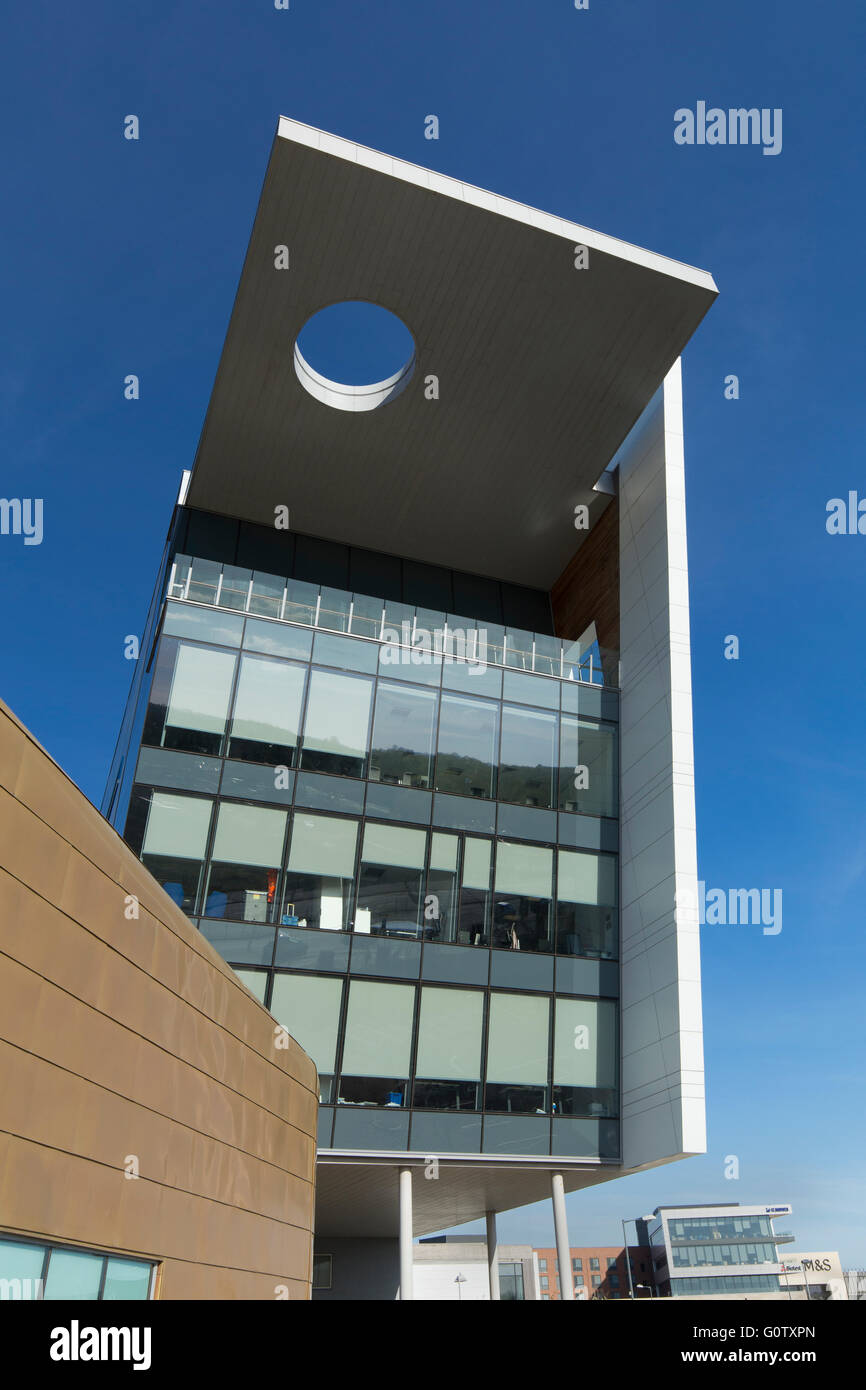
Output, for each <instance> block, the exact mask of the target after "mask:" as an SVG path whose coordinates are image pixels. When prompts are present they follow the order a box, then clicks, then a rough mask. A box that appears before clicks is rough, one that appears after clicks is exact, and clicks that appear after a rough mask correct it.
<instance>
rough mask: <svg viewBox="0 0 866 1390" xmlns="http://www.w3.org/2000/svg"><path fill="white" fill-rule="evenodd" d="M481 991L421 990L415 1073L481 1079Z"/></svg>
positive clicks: (442, 1077)
mask: <svg viewBox="0 0 866 1390" xmlns="http://www.w3.org/2000/svg"><path fill="white" fill-rule="evenodd" d="M483 1011H484V994H483V992H482V991H481V990H470V989H435V988H432V987H429V986H424V988H422V990H421V1013H420V1020H419V1024H418V1056H417V1061H416V1064H415V1075H416V1076H421V1077H428V1078H431V1079H434V1078H435V1079H436V1080H442V1081H479V1080H480V1079H481V1025H482V1018H483Z"/></svg>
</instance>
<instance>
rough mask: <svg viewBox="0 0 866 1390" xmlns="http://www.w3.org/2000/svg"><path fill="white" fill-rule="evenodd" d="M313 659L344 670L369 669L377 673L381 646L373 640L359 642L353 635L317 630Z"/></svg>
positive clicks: (317, 662) (368, 670)
mask: <svg viewBox="0 0 866 1390" xmlns="http://www.w3.org/2000/svg"><path fill="white" fill-rule="evenodd" d="M313 660H314V661H315V662H316V664H317V665H319V666H338V667H340V669H341V670H343V671H367V672H369V674H370V675H375V673H376V669H377V667H378V665H379V648H378V647H377V646H376V645H375V643H373V642H358V641H356V640H355V639H354V638H352V637H335V636H334V635H333V633H330V632H317V633H316V642H315V646H314V647H313Z"/></svg>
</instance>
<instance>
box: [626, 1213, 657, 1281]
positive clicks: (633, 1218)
mask: <svg viewBox="0 0 866 1390" xmlns="http://www.w3.org/2000/svg"><path fill="white" fill-rule="evenodd" d="M652 1219H653V1218H652V1216H624V1217H623V1219H622V1243H623V1245H624V1247H625V1269H626V1273H627V1274H628V1296H629V1298H634V1280H633V1279H632V1277H631V1260H630V1259H629V1257H628V1240H627V1238H626V1234H625V1223H626V1221H628V1222H629V1223H630V1224H632V1225H633V1226H634V1235H635V1241H637V1223H638V1222H639V1221H643V1223H644V1225H645V1226H648V1225H649V1223H650V1222H651V1221H652ZM648 1287H649V1286H648V1285H647V1284H638V1288H639V1289H645V1288H648Z"/></svg>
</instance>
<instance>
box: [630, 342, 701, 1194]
mask: <svg viewBox="0 0 866 1390" xmlns="http://www.w3.org/2000/svg"><path fill="white" fill-rule="evenodd" d="M617 459H618V462H619V479H620V606H621V607H620V611H621V633H620V639H621V658H622V677H621V684H622V694H621V707H620V713H621V757H622V774H621V797H622V802H621V846H622V856H621V888H622V1078H623V1105H622V1129H623V1160H624V1164H625V1166H626V1167H627V1168H632V1167H639V1166H641V1165H643V1164H650V1163H658V1162H660V1161H663V1160H664V1159H666V1158H676V1157H679V1156H682V1155H685V1154H688V1153H702V1152H704V1150H705V1148H706V1119H705V1109H704V1070H703V1037H702V1024H701V986H700V955H699V936H698V933H699V928H698V923H697V917H696V913H694V912H693V913H688V912H686V911H684V910H683V908H682V907H681V908H680V910H679V912H677V910H676V901H677V894H679V895H680V899H679V900H680V903H681V904H682V902H683V900H684V898H688V895H689V894H691V895H692V896H691V901H694V900H695V894H696V888H697V851H696V841H695V805H694V754H693V746H692V716H691V675H690V643H689V610H688V559H687V550H686V527H685V490H684V460H683V428H682V384H681V373H680V364H679V362H677V363H676V364H675V366H674V367H673V368H672V369H671V371H670V372H669V373H668V375H667V377H666V378H665V381H664V384H663V386H662V387H661V388H660V389H659V391H658V392H657V393H656V395H655V397H654V398H653V400H652V401H651V402H650V404H649V406H648V407H647V409H646V410H645V412H644V414H643V415H642V417H641V419H640V420H639V421H638V423H637V425H636V426H635V428H634V429H633V430H632V432H631V434H630V435H629V437H628V439H627V440H626V442H625V444H624V445H623V447H622V449H621V450H620V452H619V454H618V456H617Z"/></svg>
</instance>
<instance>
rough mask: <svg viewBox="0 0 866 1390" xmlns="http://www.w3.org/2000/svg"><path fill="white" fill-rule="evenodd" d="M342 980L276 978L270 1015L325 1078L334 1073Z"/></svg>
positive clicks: (287, 976)
mask: <svg viewBox="0 0 866 1390" xmlns="http://www.w3.org/2000/svg"><path fill="white" fill-rule="evenodd" d="M342 989H343V982H342V980H323V979H321V978H320V977H319V976H316V975H275V976H274V991H273V997H272V999H271V1013H272V1014H273V1016H274V1018H275V1019H276V1020H277V1022H278V1023H281V1024H282V1025H283V1027H284V1028H286V1029H287V1030H288V1032H289V1033H290V1034H291V1036H292V1037H293V1038H294V1039H295V1042H297V1043H300V1045H301V1047H302V1048H303V1049H304V1051H305V1052H306V1053H308V1054H309V1055H310V1057H312V1059H313V1061H314V1062H315V1064H316V1066H317V1068H318V1069H319V1071H320V1072H323V1073H324V1074H325V1075H326V1076H329V1075H330V1074H331V1073H332V1072H333V1070H334V1064H335V1062H336V1055H337V1029H338V1027H339V1023H340V996H341V993H342Z"/></svg>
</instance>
